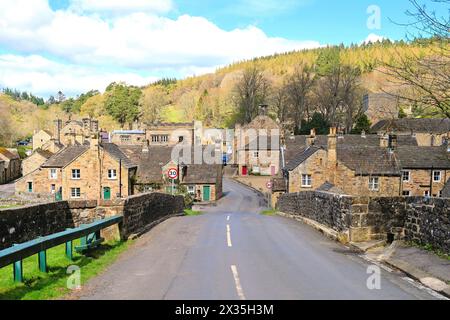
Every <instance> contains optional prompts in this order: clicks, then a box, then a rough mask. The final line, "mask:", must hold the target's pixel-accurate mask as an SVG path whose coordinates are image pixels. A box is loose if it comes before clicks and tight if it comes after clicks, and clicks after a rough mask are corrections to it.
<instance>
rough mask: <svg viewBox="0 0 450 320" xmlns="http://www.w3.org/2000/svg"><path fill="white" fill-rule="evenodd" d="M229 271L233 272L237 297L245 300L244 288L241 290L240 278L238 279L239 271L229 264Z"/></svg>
mask: <svg viewBox="0 0 450 320" xmlns="http://www.w3.org/2000/svg"><path fill="white" fill-rule="evenodd" d="M231 272H232V273H233V278H234V284H235V285H236V292H237V294H238V296H239V299H241V300H245V295H244V290H242V286H241V280H240V279H239V273H238V271H237V268H236V266H235V265H232V266H231Z"/></svg>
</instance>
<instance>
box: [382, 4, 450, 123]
mask: <svg viewBox="0 0 450 320" xmlns="http://www.w3.org/2000/svg"><path fill="white" fill-rule="evenodd" d="M431 2H433V3H435V4H438V5H443V6H446V7H447V14H448V16H447V17H445V16H438V15H437V14H436V13H435V12H434V11H432V10H431V9H428V8H427V6H426V5H424V4H420V3H419V2H418V1H417V0H410V3H411V4H412V7H413V9H412V10H409V11H407V12H406V15H407V16H409V17H411V18H413V22H410V23H407V24H404V25H405V26H408V27H410V28H413V30H415V32H416V36H417V37H419V38H420V37H422V35H423V34H425V35H428V36H431V37H432V38H431V39H429V40H428V41H430V42H431V48H432V51H431V53H430V54H429V55H427V56H423V55H420V54H413V53H411V54H409V55H407V56H404V57H400V55H399V58H398V59H397V61H396V62H394V63H386V64H385V65H384V66H383V67H384V68H382V69H380V70H381V71H382V72H384V73H385V74H387V75H388V76H390V78H391V80H390V81H391V82H392V83H393V84H394V85H396V86H397V87H398V88H400V90H397V92H395V93H392V92H389V93H390V94H393V95H395V96H397V97H398V98H400V99H401V100H402V101H403V102H406V103H409V104H411V105H415V106H416V107H417V108H420V109H423V110H425V111H427V112H429V113H431V114H440V115H443V116H445V117H447V118H450V47H449V36H450V0H431ZM410 33H412V32H410Z"/></svg>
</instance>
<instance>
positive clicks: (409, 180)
mask: <svg viewBox="0 0 450 320" xmlns="http://www.w3.org/2000/svg"><path fill="white" fill-rule="evenodd" d="M405 174H408V179H407V180H405ZM402 181H403V182H411V170H403V171H402Z"/></svg>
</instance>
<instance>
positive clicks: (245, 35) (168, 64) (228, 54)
mask: <svg viewBox="0 0 450 320" xmlns="http://www.w3.org/2000/svg"><path fill="white" fill-rule="evenodd" d="M424 1H426V2H429V1H428V0H424ZM30 3H32V5H30ZM408 8H411V5H410V3H409V1H408V0H395V1H392V0H391V1H389V0H377V1H373V0H345V1H335V0H285V1H277V0H235V1H230V0H228V1H226V0H214V1H212V0H127V1H123V0H33V1H32V2H31V1H29V0H2V11H0V26H1V28H0V70H2V71H1V72H0V87H5V86H8V87H14V88H17V89H20V90H27V91H32V92H33V93H35V94H39V95H42V96H46V97H48V96H49V95H50V94H52V93H54V92H57V91H58V90H63V91H64V92H65V93H66V95H76V94H79V93H81V92H84V91H87V90H90V89H98V90H103V89H104V88H105V87H106V86H107V85H108V83H109V82H111V81H125V82H127V83H130V84H136V85H143V84H146V83H148V82H151V81H154V80H156V79H158V78H161V77H179V78H181V77H186V76H190V75H197V74H202V73H206V72H212V71H214V70H215V68H217V67H219V66H223V65H226V64H229V63H231V62H233V61H238V60H242V59H249V58H252V57H255V56H262V55H268V54H272V53H275V52H285V51H291V50H299V49H305V48H315V47H318V46H323V45H328V44H339V43H345V44H350V43H362V42H363V41H365V40H366V39H371V40H372V41H374V40H377V39H381V38H382V37H386V38H390V39H392V40H398V39H401V38H404V37H405V35H406V33H407V30H406V29H405V28H404V27H402V26H399V25H396V24H395V23H393V22H392V21H391V20H393V21H396V22H399V23H401V22H407V21H408V17H407V16H405V11H406V10H407V9H408ZM368 9H369V10H368ZM439 9H440V11H439V13H441V14H443V15H444V14H445V15H448V11H444V10H443V8H442V7H440V8H439ZM368 21H369V22H370V24H369V25H368Z"/></svg>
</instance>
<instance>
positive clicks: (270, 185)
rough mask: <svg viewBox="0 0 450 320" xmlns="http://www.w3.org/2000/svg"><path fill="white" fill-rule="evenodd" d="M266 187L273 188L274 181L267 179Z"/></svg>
mask: <svg viewBox="0 0 450 320" xmlns="http://www.w3.org/2000/svg"><path fill="white" fill-rule="evenodd" d="M266 187H267V189H269V190H272V187H273V185H272V181H267V183H266Z"/></svg>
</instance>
